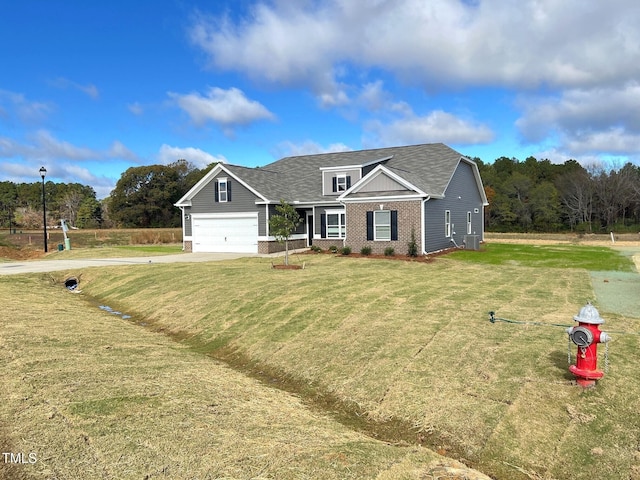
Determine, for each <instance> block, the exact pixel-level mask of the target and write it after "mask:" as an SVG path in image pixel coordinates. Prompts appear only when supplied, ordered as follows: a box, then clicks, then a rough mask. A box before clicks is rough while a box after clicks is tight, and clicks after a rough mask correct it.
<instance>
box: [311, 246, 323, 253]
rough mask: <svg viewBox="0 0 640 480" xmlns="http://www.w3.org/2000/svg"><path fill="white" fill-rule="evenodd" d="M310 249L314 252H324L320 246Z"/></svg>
mask: <svg viewBox="0 0 640 480" xmlns="http://www.w3.org/2000/svg"><path fill="white" fill-rule="evenodd" d="M310 248H311V251H312V252H316V253H320V252H321V251H322V249H321V248H320V247H319V246H318V245H311V247H310Z"/></svg>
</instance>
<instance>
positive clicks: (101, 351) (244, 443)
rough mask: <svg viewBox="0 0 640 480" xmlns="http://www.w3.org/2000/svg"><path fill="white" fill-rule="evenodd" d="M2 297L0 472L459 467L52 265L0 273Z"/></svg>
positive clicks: (310, 473)
mask: <svg viewBox="0 0 640 480" xmlns="http://www.w3.org/2000/svg"><path fill="white" fill-rule="evenodd" d="M0 299H1V300H2V306H3V316H2V319H1V320H0V321H1V324H2V330H1V335H0V345H1V348H0V375H2V379H3V388H2V390H1V391H0V418H2V419H3V421H2V424H1V426H0V448H1V449H2V452H3V457H2V461H0V478H1V479H3V480H34V479H42V480H44V479H74V480H75V479H114V480H115V479H118V480H121V479H137V480H140V479H160V478H170V479H195V478H197V479H207V478H210V479H213V478H225V479H232V478H234V479H236V478H237V479H240V478H247V479H249V478H256V479H257V478H265V479H266V478H278V479H301V478H314V479H315V478H322V479H336V480H342V479H358V478H378V479H380V480H395V479H416V480H417V479H423V478H431V476H432V474H436V473H437V472H443V473H444V472H451V471H454V470H453V469H454V468H455V467H459V466H461V465H457V464H455V463H454V462H451V461H450V460H448V459H445V458H443V457H440V456H438V455H436V454H434V453H432V452H431V451H430V450H428V449H426V448H422V447H419V446H394V445H390V444H387V443H384V442H381V441H377V440H374V439H372V438H369V437H367V436H364V435H362V434H360V433H358V432H354V431H353V430H351V429H349V428H347V427H345V426H343V425H341V424H339V423H337V422H335V421H334V420H333V419H332V418H331V417H329V416H327V415H325V414H319V413H317V412H315V411H313V410H310V409H309V408H308V407H307V406H305V405H304V404H303V402H302V401H301V399H300V398H298V397H295V396H293V395H290V394H288V393H286V392H283V391H281V390H277V389H274V388H270V387H265V385H263V384H261V383H260V382H258V381H256V380H253V379H251V378H249V377H247V376H245V375H242V374H240V373H238V372H236V371H234V370H232V369H230V368H228V367H226V366H225V365H223V364H222V363H220V362H217V361H215V360H213V359H211V358H208V357H206V356H203V355H201V354H198V353H195V352H193V351H192V350H191V349H190V348H188V347H187V346H185V345H179V344H177V343H176V342H175V341H173V340H171V339H170V338H168V337H166V336H164V335H159V334H157V333H153V332H150V331H148V330H145V329H144V328H141V327H139V326H137V325H134V324H132V323H130V322H127V321H124V320H122V319H121V318H119V317H117V316H115V315H113V314H111V313H108V312H105V311H103V310H100V309H98V308H96V307H95V306H92V307H91V308H88V306H87V303H86V299H85V298H83V297H82V296H81V295H74V294H71V293H69V292H68V291H66V290H64V289H63V288H60V286H59V285H57V284H54V283H52V282H51V277H50V276H48V275H32V276H15V277H11V279H10V280H3V281H2V282H0ZM5 454H6V458H5ZM10 454H11V455H14V458H15V462H11V461H9V460H8V459H10V458H12V457H9V455H10ZM19 455H23V456H19ZM469 478H472V477H469Z"/></svg>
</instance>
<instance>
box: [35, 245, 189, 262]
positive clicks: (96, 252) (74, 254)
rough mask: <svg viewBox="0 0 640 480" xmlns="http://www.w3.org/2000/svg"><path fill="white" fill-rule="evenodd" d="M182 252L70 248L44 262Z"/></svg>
mask: <svg viewBox="0 0 640 480" xmlns="http://www.w3.org/2000/svg"><path fill="white" fill-rule="evenodd" d="M176 253H183V252H182V245H175V244H173V245H114V246H111V247H95V248H94V247H90V248H72V249H71V250H63V251H61V252H58V251H54V252H51V253H50V254H48V255H47V256H45V257H43V259H44V260H62V259H64V260H69V259H74V260H75V259H81V258H117V257H146V256H151V255H172V254H176Z"/></svg>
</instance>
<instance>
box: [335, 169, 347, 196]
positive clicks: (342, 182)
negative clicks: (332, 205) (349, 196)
mask: <svg viewBox="0 0 640 480" xmlns="http://www.w3.org/2000/svg"><path fill="white" fill-rule="evenodd" d="M340 187H342V189H340ZM346 191H347V175H346V174H344V173H341V174H340V175H336V192H338V193H343V192H346Z"/></svg>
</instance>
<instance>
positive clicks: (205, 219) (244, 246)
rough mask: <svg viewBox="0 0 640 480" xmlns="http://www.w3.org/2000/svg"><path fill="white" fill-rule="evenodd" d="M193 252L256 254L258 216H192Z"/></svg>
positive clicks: (252, 214)
mask: <svg viewBox="0 0 640 480" xmlns="http://www.w3.org/2000/svg"><path fill="white" fill-rule="evenodd" d="M192 218H193V226H192V239H193V244H192V248H193V251H194V252H234V253H258V214H257V213H251V214H240V215H207V216H199V215H197V214H194V215H193V217H192Z"/></svg>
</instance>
